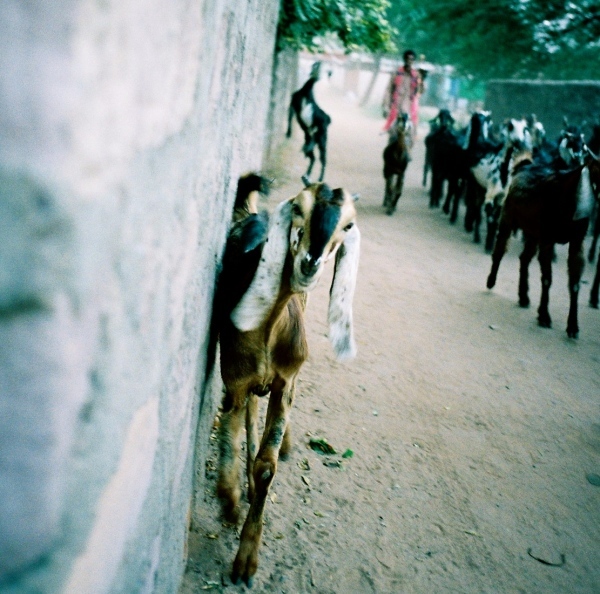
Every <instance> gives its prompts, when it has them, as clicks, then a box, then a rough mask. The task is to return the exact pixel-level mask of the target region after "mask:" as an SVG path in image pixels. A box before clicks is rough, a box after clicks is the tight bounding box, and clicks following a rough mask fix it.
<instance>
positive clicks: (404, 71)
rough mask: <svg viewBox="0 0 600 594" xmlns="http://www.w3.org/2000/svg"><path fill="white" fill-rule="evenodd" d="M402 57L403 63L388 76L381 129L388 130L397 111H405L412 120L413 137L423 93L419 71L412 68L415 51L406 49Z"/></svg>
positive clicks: (396, 115)
mask: <svg viewBox="0 0 600 594" xmlns="http://www.w3.org/2000/svg"><path fill="white" fill-rule="evenodd" d="M402 57H403V58H404V64H403V65H402V66H399V67H398V70H397V71H396V72H395V74H392V76H391V77H390V84H389V85H388V87H387V90H386V92H385V95H384V98H383V116H384V117H385V118H386V121H385V125H384V126H383V129H384V130H385V131H386V132H388V131H389V130H390V128H391V127H392V124H393V123H394V122H395V121H396V118H397V117H398V113H399V112H400V113H407V114H408V115H409V117H410V119H411V122H412V126H413V132H412V136H413V139H414V136H415V133H416V130H417V124H418V123H419V97H420V96H421V94H422V93H423V79H422V78H421V75H420V74H419V71H418V70H416V69H415V68H413V64H414V63H415V59H416V54H415V52H414V51H413V50H406V51H405V52H404V54H403V55H402Z"/></svg>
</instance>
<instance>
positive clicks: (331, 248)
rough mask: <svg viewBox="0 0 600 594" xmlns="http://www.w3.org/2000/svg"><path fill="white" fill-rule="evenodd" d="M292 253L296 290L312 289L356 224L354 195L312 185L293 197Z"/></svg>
mask: <svg viewBox="0 0 600 594" xmlns="http://www.w3.org/2000/svg"><path fill="white" fill-rule="evenodd" d="M291 212H292V223H291V229H290V255H291V256H292V259H293V272H292V276H291V279H290V285H291V288H292V290H293V291H295V292H303V291H310V290H311V289H312V288H313V287H314V286H315V285H316V283H317V281H318V280H319V278H320V276H321V274H322V272H323V268H324V265H325V263H326V262H327V261H328V260H330V259H331V258H332V257H333V256H334V255H335V253H336V252H337V250H338V249H339V247H340V245H341V244H342V243H343V242H344V240H345V239H346V235H347V233H348V232H350V231H351V229H352V228H353V227H354V224H355V221H356V209H355V208H354V200H353V198H352V196H351V195H350V194H349V193H348V192H346V191H345V190H343V189H341V188H337V189H335V190H332V189H331V188H330V187H329V186H328V185H327V184H323V183H318V184H311V185H309V186H307V187H306V188H304V190H302V192H300V193H299V194H298V195H297V196H295V197H294V198H293V199H292V200H291Z"/></svg>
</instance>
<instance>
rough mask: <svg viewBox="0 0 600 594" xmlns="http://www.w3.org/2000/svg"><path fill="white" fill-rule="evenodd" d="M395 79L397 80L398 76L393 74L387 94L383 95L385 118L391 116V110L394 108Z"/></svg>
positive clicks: (382, 106)
mask: <svg viewBox="0 0 600 594" xmlns="http://www.w3.org/2000/svg"><path fill="white" fill-rule="evenodd" d="M395 79H396V76H395V75H394V73H393V72H392V74H391V75H390V82H389V83H388V86H387V88H386V90H385V93H384V94H383V103H382V104H381V111H382V112H383V117H384V118H387V117H388V115H389V114H390V109H391V107H392V98H393V96H394V81H395Z"/></svg>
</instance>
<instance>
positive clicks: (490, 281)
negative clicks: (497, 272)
mask: <svg viewBox="0 0 600 594" xmlns="http://www.w3.org/2000/svg"><path fill="white" fill-rule="evenodd" d="M495 284H496V279H495V278H493V277H492V276H491V275H490V276H488V279H487V282H486V284H485V286H486V287H487V288H488V289H493V288H494V285H495Z"/></svg>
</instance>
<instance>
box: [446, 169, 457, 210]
mask: <svg viewBox="0 0 600 594" xmlns="http://www.w3.org/2000/svg"><path fill="white" fill-rule="evenodd" d="M456 184H457V181H456V179H454V178H452V177H449V178H448V183H447V184H446V185H447V188H446V199H445V200H444V205H443V206H442V212H443V213H444V214H449V213H450V204H451V202H452V197H453V196H454V194H455V193H456V191H457V187H456Z"/></svg>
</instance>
